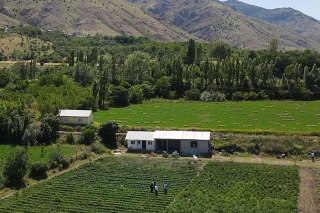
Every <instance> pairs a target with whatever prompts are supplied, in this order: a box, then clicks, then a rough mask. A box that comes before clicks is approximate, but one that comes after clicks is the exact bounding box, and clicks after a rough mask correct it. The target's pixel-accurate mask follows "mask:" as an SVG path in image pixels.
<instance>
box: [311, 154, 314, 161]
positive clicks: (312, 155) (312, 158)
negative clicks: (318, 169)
mask: <svg viewBox="0 0 320 213" xmlns="http://www.w3.org/2000/svg"><path fill="white" fill-rule="evenodd" d="M311 160H312V162H314V152H312V153H311Z"/></svg>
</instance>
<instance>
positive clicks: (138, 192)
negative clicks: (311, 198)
mask: <svg viewBox="0 0 320 213" xmlns="http://www.w3.org/2000/svg"><path fill="white" fill-rule="evenodd" d="M201 165H203V164H201V162H198V163H197V164H195V163H192V162H191V161H190V160H186V159H172V158H169V159H165V158H148V157H122V156H119V157H106V158H103V159H100V160H98V161H96V162H92V163H88V164H85V165H83V166H81V167H79V168H77V169H74V170H72V171H70V172H67V173H64V174H61V175H59V176H56V177H54V178H52V179H50V180H46V181H44V182H42V183H40V184H38V185H35V186H31V187H29V188H26V189H24V190H23V191H22V192H21V194H18V193H17V194H16V195H15V196H13V197H11V198H7V199H4V200H0V212H2V213H6V212H10V213H11V212H30V213H31V212H33V213H38V212H57V213H58V212H59V213H60V212H61V213H62V212H74V213H76V212H77V213H84V212H88V213H89V212H90V213H95V212H114V213H117V212H143V213H145V212H179V213H180V212H189V213H198V212H221V213H224V212H226V213H227V212H246V213H247V212H256V213H260V212H261V213H262V212H263V213H265V212H277V213H292V212H297V210H298V204H297V202H298V201H297V196H298V190H299V173H298V168H297V167H284V166H268V165H256V164H241V163H233V162H227V163H221V162H208V163H207V165H205V166H204V170H203V171H200V173H199V175H197V171H198V166H201ZM151 181H156V182H157V183H158V184H159V185H160V191H159V194H158V196H156V195H155V194H153V193H151V192H150V189H149V184H150V182H151ZM163 181H167V182H168V183H169V190H168V194H167V195H165V194H164V192H163V190H162V183H163Z"/></svg>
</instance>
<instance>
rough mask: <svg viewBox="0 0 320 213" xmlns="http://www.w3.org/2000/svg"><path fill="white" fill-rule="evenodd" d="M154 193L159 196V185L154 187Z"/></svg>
mask: <svg viewBox="0 0 320 213" xmlns="http://www.w3.org/2000/svg"><path fill="white" fill-rule="evenodd" d="M154 192H155V193H156V195H158V185H157V184H155V185H154Z"/></svg>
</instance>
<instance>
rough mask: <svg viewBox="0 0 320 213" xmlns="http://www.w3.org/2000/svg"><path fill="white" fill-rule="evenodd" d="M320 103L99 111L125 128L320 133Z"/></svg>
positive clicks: (153, 105) (99, 118)
mask: <svg viewBox="0 0 320 213" xmlns="http://www.w3.org/2000/svg"><path fill="white" fill-rule="evenodd" d="M319 106H320V101H312V102H301V101H254V102H252V101H246V102H222V103H219V102H210V103H207V102H181V103H179V102H178V103H177V102H172V103H170V102H157V101H156V100H155V101H154V102H152V101H150V102H148V103H144V104H139V105H130V106H129V107H125V108H111V109H109V110H106V111H98V112H96V113H95V114H94V120H95V121H96V122H99V123H106V122H107V121H109V120H114V121H118V122H119V123H120V125H121V126H129V127H150V128H161V127H163V128H181V129H183V128H185V129H196V128H198V129H209V130H212V131H218V130H221V131H228V130H229V131H269V132H295V133H297V132H301V133H307V132H309V133H315V132H318V133H319V132H320V107H319Z"/></svg>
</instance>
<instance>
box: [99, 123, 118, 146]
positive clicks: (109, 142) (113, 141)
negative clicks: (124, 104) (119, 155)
mask: <svg viewBox="0 0 320 213" xmlns="http://www.w3.org/2000/svg"><path fill="white" fill-rule="evenodd" d="M118 130H119V124H118V123H117V122H115V121H109V122H108V123H106V124H102V125H101V126H100V128H99V129H98V135H99V136H100V137H101V138H102V143H103V144H104V145H105V146H106V147H108V148H116V147H117V138H116V133H117V132H118Z"/></svg>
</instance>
